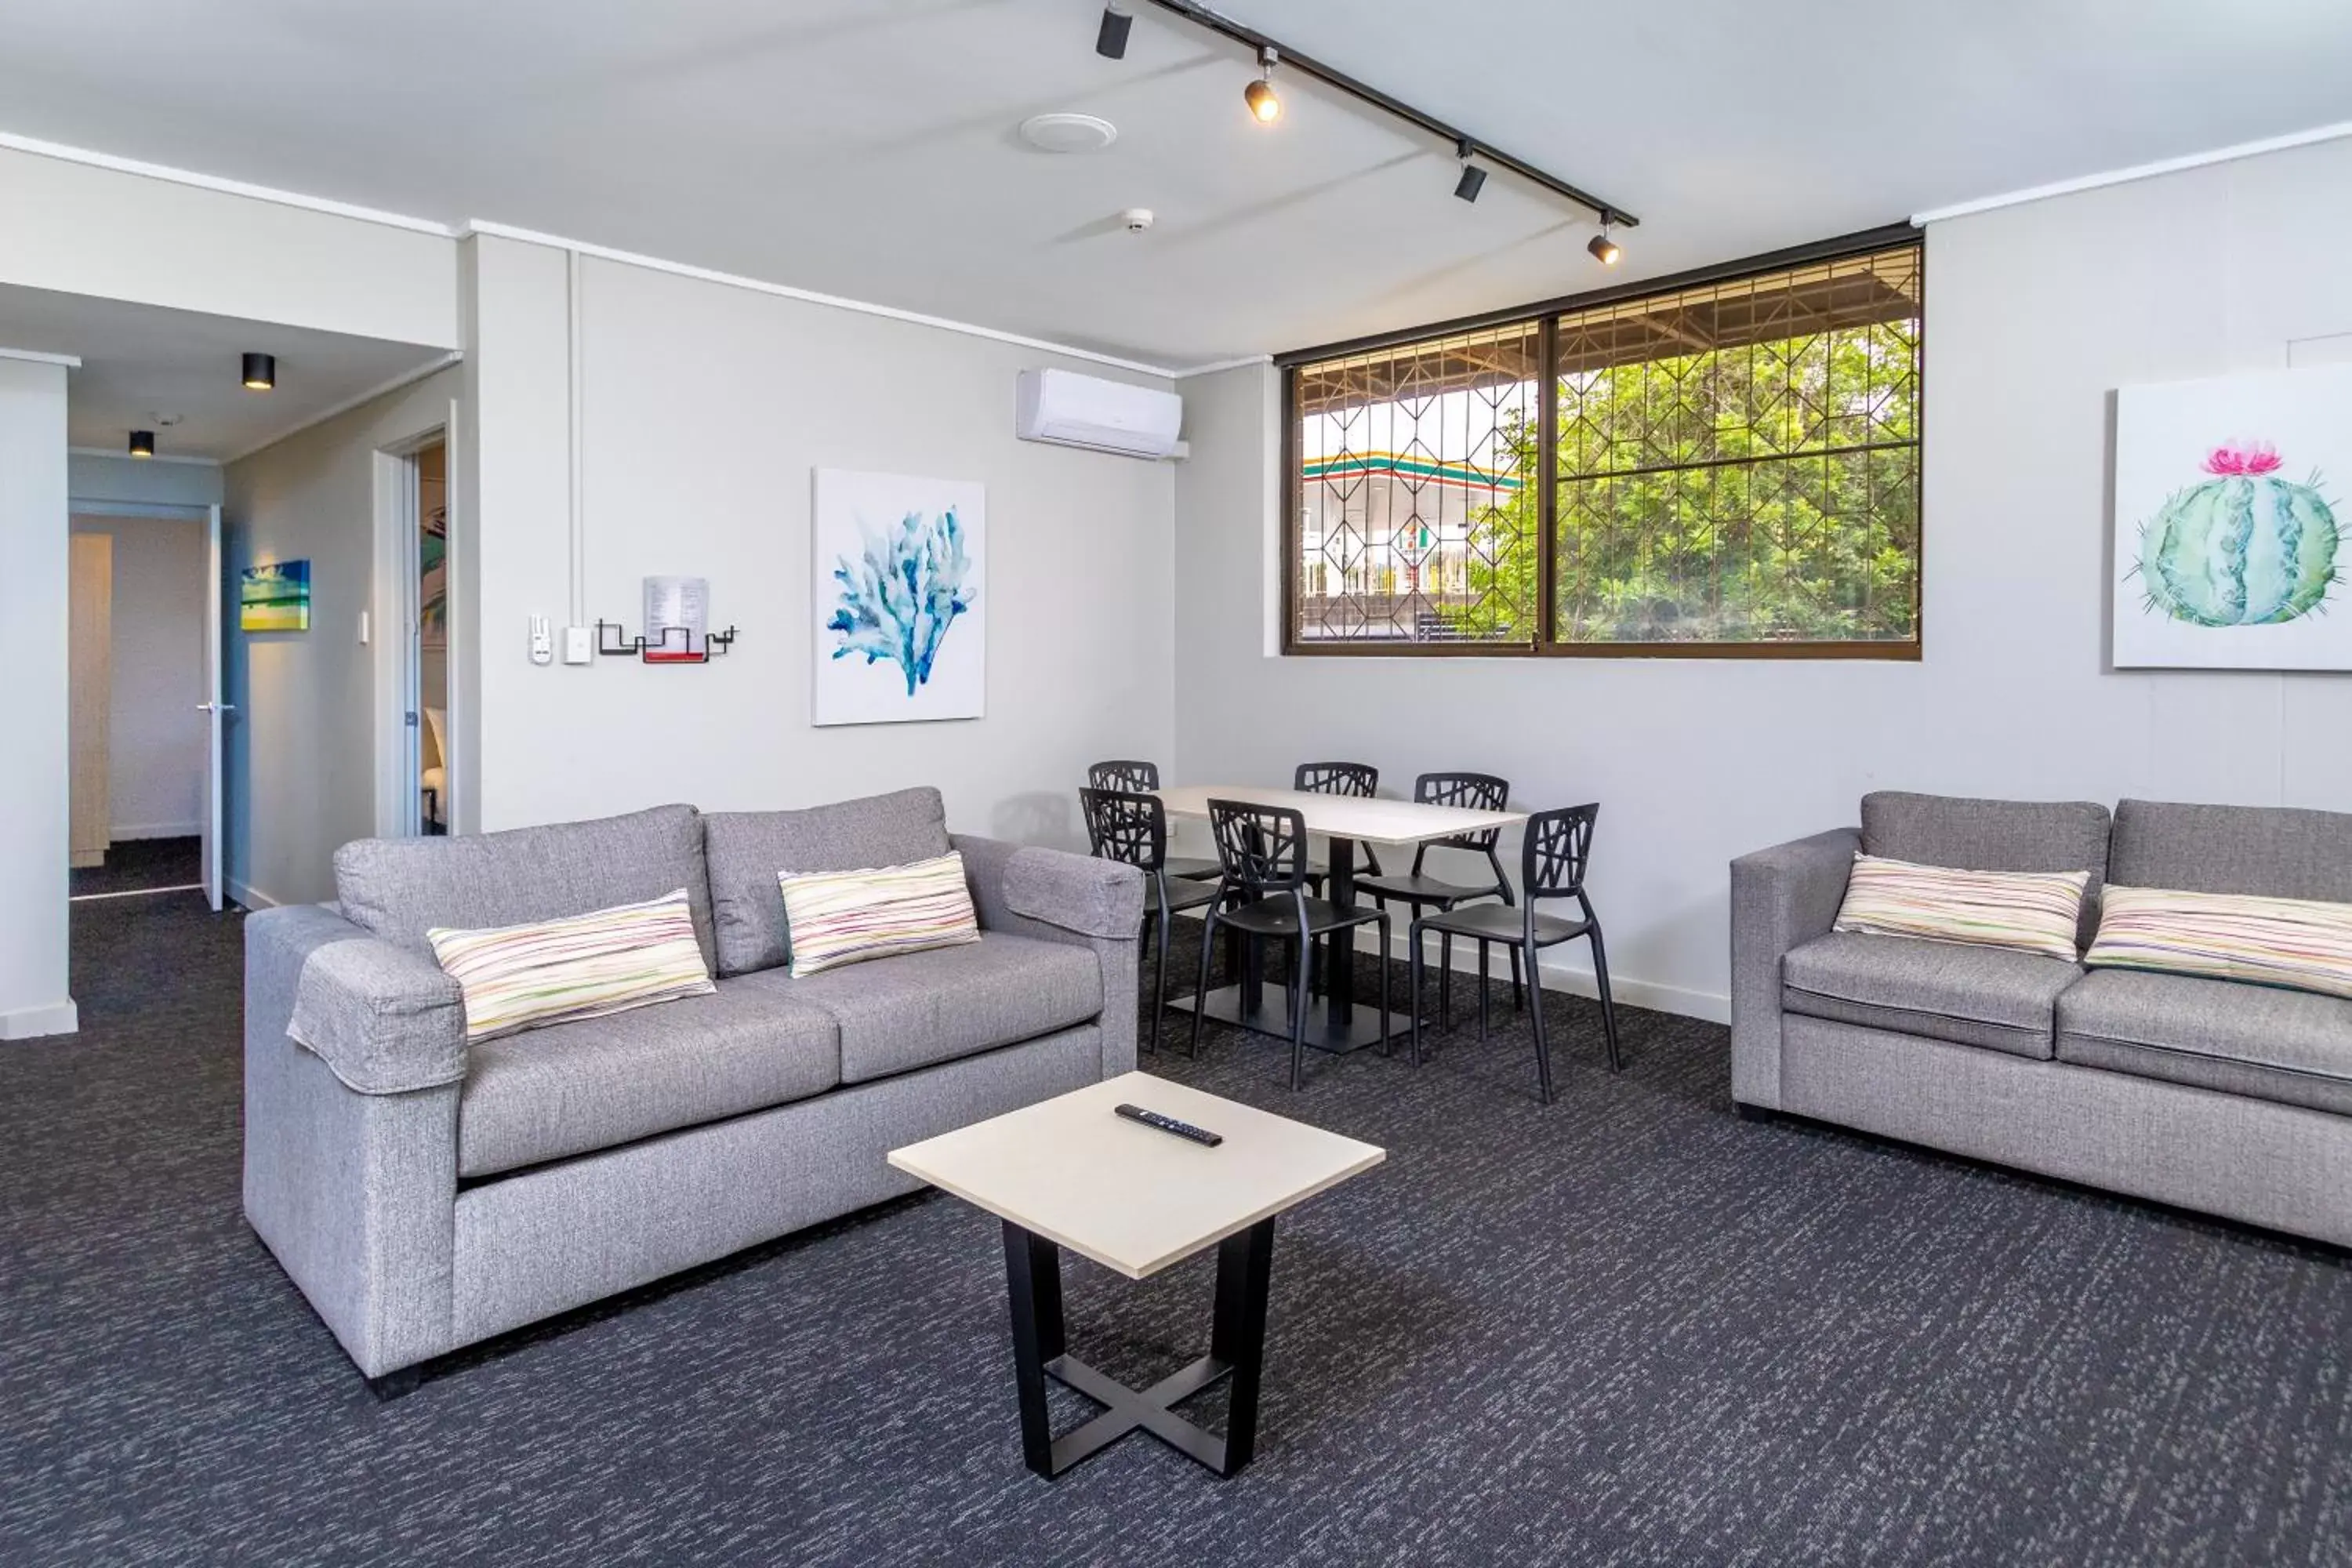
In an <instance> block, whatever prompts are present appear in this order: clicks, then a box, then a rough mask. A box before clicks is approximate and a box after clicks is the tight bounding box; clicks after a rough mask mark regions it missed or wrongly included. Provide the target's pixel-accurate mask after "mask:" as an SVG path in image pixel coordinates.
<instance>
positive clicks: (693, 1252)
mask: <svg viewBox="0 0 2352 1568" xmlns="http://www.w3.org/2000/svg"><path fill="white" fill-rule="evenodd" d="M950 847H954V848H956V849H958V850H960V851H961V852H962V855H963V859H964V866H965V869H966V872H967V874H968V877H969V879H970V882H971V892H972V897H973V900H974V903H975V906H976V908H977V910H978V912H979V916H980V923H981V929H982V935H981V940H980V941H979V942H976V943H971V944H968V945H964V946H958V947H948V948H940V949H937V950H934V951H930V952H915V953H907V954H902V955H899V956H897V957H892V958H886V959H877V960H874V961H871V962H868V963H857V964H852V965H849V966H847V967H845V968H841V969H835V970H829V971H826V972H824V973H819V974H815V975H812V976H809V977H807V978H805V979H797V980H796V979H794V978H793V977H792V976H791V975H790V974H789V973H786V971H785V969H784V967H783V965H784V963H785V960H786V957H787V953H788V945H787V939H788V933H787V931H786V928H785V921H784V910H783V899H782V891H781V889H779V887H778V885H777V880H776V877H777V873H778V871H779V870H783V869H790V870H795V871H819V870H848V869H855V868H861V867H867V866H882V865H892V864H900V863H904V862H907V861H911V860H918V859H921V858H927V857H929V856H933V855H939V854H943V853H945V852H946V851H947V850H948V849H949V848H950ZM335 881H336V889H337V893H338V901H337V903H336V904H335V905H333V906H311V907H301V908H289V909H279V910H264V911H262V912H259V913H257V914H255V915H254V916H252V917H251V918H250V919H249V920H248V921H247V922H246V1039H245V1052H246V1067H245V1212H246V1216H247V1219H248V1220H249V1221H250V1222H251V1223H252V1225H253V1227H254V1229H255V1230H256V1231H257V1232H258V1233H259V1235H260V1237H261V1238H262V1240H263V1241H265V1242H267V1243H268V1246H269V1248H270V1250H271V1251H272V1252H273V1253H275V1254H276V1255H277V1257H278V1261H279V1262H280V1263H281V1264H283V1265H284V1266H285V1268H286V1271H287V1273H288V1274H289V1275H290V1276H291V1277H292V1278H293V1279H294V1281H295V1283H296V1284H297V1285H299V1287H300V1288H301V1289H302V1292H303V1294H304V1295H305V1296H307V1297H309V1298H310V1303H311V1305H312V1306H313V1307H315V1308H316V1309H317V1310H318V1313H319V1315H320V1318H322V1319H324V1320H325V1321H326V1323H327V1325H328V1327H329V1328H331V1330H333V1331H334V1334H335V1337H336V1338H337V1339H338V1340H340V1341H341V1342H342V1345H343V1348H344V1349H345V1350H346V1351H348V1352H350V1354H351V1357H352V1360H353V1361H354V1362H356V1363H358V1365H359V1368H360V1370H361V1371H362V1373H366V1374H367V1375H368V1376H369V1377H370V1378H371V1379H373V1380H376V1383H377V1386H378V1388H379V1391H380V1392H387V1393H391V1392H398V1391H400V1390H401V1389H402V1388H404V1386H407V1385H408V1384H412V1383H413V1382H414V1380H415V1368H416V1367H417V1366H418V1363H423V1362H425V1361H426V1360H428V1359H430V1358H432V1357H435V1356H438V1355H441V1354H443V1353H445V1352H448V1351H452V1350H455V1349H457V1348H458V1347H459V1346H462V1345H467V1344H471V1343H473V1342H477V1341H480V1340H484V1339H488V1338H489V1337H491V1336H492V1335H495V1334H499V1333H502V1332H504V1331H508V1330H509V1329H514V1328H517V1327H520V1325H522V1324H525V1323H529V1322H532V1321H537V1320H539V1319H541V1318H545V1317H549V1316H551V1315H552V1314H555V1313H558V1312H562V1311H564V1310H568V1309H570V1308H573V1307H577V1306H580V1305H582V1304H583V1303H584V1302H588V1301H593V1300H597V1299H599V1298H601V1297H604V1296H609V1295H611V1294H613V1293H614V1292H615V1291H620V1290H625V1289H629V1288H631V1287H633V1286H635V1285H640V1284H644V1283H645V1282H646V1281H648V1280H652V1279H658V1278H660V1277H662V1276H664V1275H667V1274H670V1273H674V1272H676V1271H677V1270H678V1269H681V1268H690V1267H692V1266H693V1265H696V1264H698V1263H704V1262H708V1261H709V1260H711V1259H714V1258H723V1257H725V1256H726V1255H728V1254H730V1253H732V1252H735V1251H738V1250H740V1249H741V1248H743V1247H750V1246H752V1245H754V1244H756V1243H759V1242H762V1241H767V1240H770V1239H772V1238H774V1237H780V1236H782V1235H785V1234H787V1233H788V1232H791V1231H794V1230H797V1229H800V1228H802V1227H803V1226H809V1225H814V1224H815V1223H817V1222H819V1221H822V1220H825V1219H830V1218H833V1217H835V1216H836V1215H842V1214H845V1213H847V1212H849V1211H851V1210H853V1209H857V1208H861V1207H864V1206H866V1205H870V1204H874V1203H877V1202H880V1201H881V1200H883V1199H886V1198H889V1197H893V1196H896V1195H898V1194H902V1193H905V1192H908V1191H910V1190H912V1189H913V1188H914V1187H915V1186H917V1185H918V1184H917V1183H915V1182H914V1181H912V1180H911V1179H910V1178H908V1177H906V1176H904V1175H901V1174H900V1173H898V1172H896V1171H893V1170H891V1169H890V1168H889V1167H888V1166H887V1164H885V1163H884V1161H883V1156H884V1154H885V1153H886V1152H887V1151H889V1150H890V1149H893V1148H896V1147H898V1145H900V1144H903V1143H908V1142H915V1141H917V1140H919V1139H923V1138H928V1137H930V1136H932V1135H934V1134H936V1133H940V1132H944V1131H949V1130H950V1129H952V1128H955V1127H960V1126H962V1125H964V1124H966V1123H969V1122H971V1121H980V1120H982V1119H983V1118H985V1117H990V1116H994V1115H998V1114H1000V1113H1002V1112H1003V1111H1007V1110H1014V1109H1017V1108H1018V1107H1020V1106H1023V1105H1026V1104H1030V1103H1033V1102H1034V1101H1036V1100H1044V1099H1046V1098H1049V1097H1051V1096H1053V1095H1056V1094H1060V1093H1064V1092H1066V1091H1067V1090H1069V1089H1077V1088H1079V1087H1081V1086H1083V1085H1085V1084H1088V1083H1092V1082H1096V1081H1098V1080H1099V1079H1104V1078H1108V1077H1110V1076H1112V1075H1114V1074H1117V1073H1121V1072H1125V1071H1128V1070H1129V1069H1131V1068H1133V1067H1134V1065H1135V1027H1136V985H1135V979H1136V937H1137V932H1138V930H1139V925H1140V922H1141V919H1142V911H1143V893H1142V879H1141V878H1140V877H1139V875H1138V874H1137V873H1136V872H1135V871H1133V870H1132V869H1130V868H1127V867H1124V866H1118V865H1115V864H1112V863H1110V862H1108V861H1103V860H1096V859H1090V858H1086V857H1084V856H1077V855H1069V854H1065V853H1062V852H1060V851H1056V850H1051V849H1043V848H1036V847H1015V846H1013V845H1011V844H1005V843H1001V842H998V841H995V840H992V839H987V838H973V837H962V836H954V837H950V835H949V833H948V831H947V827H946V823H945V816H944V813H943V811H942V809H941V805H940V796H939V794H938V792H937V791H935V790H929V789H919V790H908V791H904V792H901V793H899V794H897V795H879V796H876V797H873V798H871V799H867V800H860V801H852V802H847V803H845V804H843V805H830V806H821V807H817V808H814V809H813V810H807V811H785V812H754V813H715V814H711V815H709V816H705V815H703V814H701V813H699V812H697V811H696V810H695V809H694V808H693V807H691V806H685V805H672V806H662V807H658V808H656V809H655V810H651V811H645V812H639V813H636V814H635V815H633V816H617V817H612V818H608V819H605V820H603V821H597V822H581V823H570V824H563V825H560V826H548V827H532V828H525V829H520V830H518V831H514V832H509V833H495V834H488V835H484V836H481V837H466V838H417V839H398V840H391V839H371V840H364V841H362V842H360V843H357V844H352V845H347V846H345V847H343V848H342V849H341V851H340V852H339V853H338V854H337V855H336V857H335ZM679 888H684V889H687V892H688V898H689V900H690V901H691V903H692V906H693V911H694V924H695V934H696V937H697V939H698V941H699V942H700V943H701V946H702V949H703V953H704V957H705V958H706V960H707V961H708V962H709V964H710V967H711V972H712V973H713V974H714V975H715V976H716V977H717V991H716V994H712V995H708V996H694V997H688V998H686V999H684V1000H681V1001H676V1002H668V1003H663V1004H660V1005H655V1006H650V1007H642V1008H638V1009H636V1010H635V1011H633V1012H626V1013H620V1014H615V1015H614V1016H609V1017H604V1018H593V1019H587V1020H584V1021H581V1022H576V1023H570V1024H560V1025H555V1026H549V1027H545V1028H539V1029H532V1030H530V1031H527V1032H525V1033H522V1034H519V1035H513V1036H509V1037H504V1038H499V1039H493V1040H488V1041H485V1042H483V1043H481V1044H478V1045H475V1046H473V1047H470V1048H469V1047H468V1046H467V1041H466V1034H465V1006H464V1002H463V998H462V996H461V995H460V994H459V992H458V989H457V984H456V982H454V981H452V980H451V979H449V978H448V976H446V974H444V973H442V972H441V970H440V969H439V967H438V966H437V965H436V963H435V962H434V959H433V956H432V952H431V949H430V947H429V946H428V945H427V943H426V942H425V931H427V930H428V929H430V928H432V927H436V926H449V927H463V928H483V927H491V926H502V925H511V924H518V923H521V922H524V921H536V920H545V919H552V918H558V917H562V916H566V915H575V914H583V913H586V912H588V911H590V910H598V909H604V908H610V907H612V906H614V905H616V904H622V903H627V902H631V901H635V900H644V899H651V898H658V897H660V896H662V895H664V894H666V893H669V892H671V891H674V890H675V889H679Z"/></svg>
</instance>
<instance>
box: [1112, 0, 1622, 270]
mask: <svg viewBox="0 0 2352 1568" xmlns="http://www.w3.org/2000/svg"><path fill="white" fill-rule="evenodd" d="M1117 3H1119V4H1123V3H1130V0H1117ZM1151 4H1153V5H1157V6H1159V7H1160V9H1161V10H1163V11H1172V12H1174V13H1175V14H1176V15H1177V16H1181V17H1183V18H1184V20H1186V21H1188V22H1190V23H1192V25H1193V26H1197V27H1201V28H1204V29H1206V30H1207V31H1209V32H1212V33H1214V34H1216V35H1217V36H1218V37H1221V38H1229V39H1231V40H1233V41H1234V43H1237V44H1241V45H1243V46H1244V47H1247V48H1249V49H1250V50H1252V51H1253V52H1255V54H1256V56H1257V58H1258V66H1259V73H1258V77H1257V79H1256V80H1255V81H1253V82H1251V83H1250V85H1249V86H1248V87H1247V88H1245V89H1243V98H1244V100H1245V101H1247V103H1248V104H1249V108H1250V115H1251V117H1252V118H1253V119H1255V120H1256V121H1258V122H1259V123H1260V124H1270V123H1272V122H1273V121H1276V120H1277V119H1279V118H1280V117H1281V114H1282V100H1280V99H1279V98H1277V97H1276V95H1275V90H1274V84H1273V83H1272V82H1270V81H1269V80H1267V77H1268V76H1269V75H1271V74H1272V72H1273V69H1274V68H1275V66H1276V64H1280V65H1283V66H1286V67H1287V68H1290V69H1291V70H1294V71H1297V72H1300V73H1302V74H1304V75H1307V76H1310V77H1313V78H1314V79H1316V80H1317V81H1319V82H1321V83H1322V84H1323V85H1324V86H1326V87H1328V88H1332V89H1336V90H1338V91H1340V92H1344V93H1346V94H1347V95H1348V96H1349V97H1350V98H1352V99H1354V100H1356V101H1357V102H1359V103H1361V104H1364V105H1366V106H1367V107H1369V108H1372V109H1377V110H1380V111H1381V113H1383V114H1386V115H1390V116H1391V117H1392V118H1395V119H1398V120H1402V121H1405V122H1406V123H1407V124H1410V125H1413V126H1417V127H1419V128H1420V129H1421V130H1422V131H1423V132H1427V133H1428V134H1429V135H1431V136H1434V137H1436V138H1438V139H1439V140H1441V141H1443V142H1447V143H1449V144H1451V145H1453V146H1454V147H1455V148H1456V149H1457V150H1458V149H1460V148H1464V147H1468V146H1470V145H1471V140H1470V136H1469V133H1468V132H1465V131H1463V130H1461V129H1460V128H1459V127H1457V126H1453V125H1449V124H1447V123H1446V122H1445V121H1443V120H1440V119H1438V118H1437V116H1435V115H1433V114H1431V113H1428V112H1427V111H1425V110H1420V109H1416V108H1414V107H1413V106H1412V104H1410V103H1407V102H1405V101H1404V100H1402V99H1398V98H1391V97H1390V96H1389V95H1388V94H1387V93H1385V92H1382V91H1381V89H1378V88H1376V87H1372V86H1370V85H1369V84H1368V83H1365V82H1361V81H1359V80H1357V79H1355V78H1354V77H1351V76H1349V75H1348V74H1347V73H1346V72H1345V71H1341V70H1336V69H1334V68H1331V67H1330V66H1327V65H1325V64H1323V63H1322V62H1321V61H1320V60H1317V59H1312V58H1308V57H1307V56H1305V55H1302V54H1300V53H1299V52H1298V51H1297V50H1296V49H1293V48H1291V47H1289V46H1288V45H1286V44H1283V43H1280V42H1278V41H1276V39H1274V38H1270V37H1266V35H1265V34H1264V33H1261V32H1258V31H1257V30H1256V29H1255V28H1252V27H1245V26H1242V25H1241V24H1240V23H1239V22H1236V21H1234V19H1233V18H1232V17H1230V16H1222V15H1220V14H1219V13H1217V12H1215V11H1213V10H1211V9H1210V8H1209V7H1208V6H1206V5H1200V4H1198V0H1151ZM1114 8H1116V5H1114ZM1103 26H1104V32H1103V33H1102V34H1101V35H1099V36H1098V37H1097V40H1096V48H1097V50H1098V51H1099V52H1101V53H1104V54H1108V53H1109V52H1110V51H1109V50H1108V49H1104V48H1103V47H1102V46H1103V44H1104V43H1105V42H1106V41H1108V29H1109V26H1110V22H1109V16H1108V13H1106V15H1105V17H1104V24H1103ZM1113 58H1117V57H1116V56H1114V57H1113ZM1475 151H1476V153H1477V154H1478V157H1479V159H1480V160H1481V161H1482V162H1483V163H1486V164H1487V165H1489V166H1490V167H1491V168H1495V169H1507V170H1508V171H1509V172H1510V173H1512V174H1517V176H1518V177H1519V178H1521V179H1523V180H1525V181H1527V182H1528V184H1534V185H1540V186H1542V187H1543V188H1544V189H1545V190H1547V191H1549V192H1550V193H1551V194H1552V195H1556V196H1559V198H1561V199H1562V200H1563V201H1567V202H1571V203H1573V204H1574V205H1577V206H1580V207H1582V208H1584V209H1585V210H1586V211H1587V212H1590V213H1591V214H1592V215H1593V216H1595V217H1598V218H1599V219H1601V223H1602V224H1603V225H1604V226H1606V225H1611V224H1614V225H1616V226H1620V227H1622V228H1633V227H1636V226H1639V224H1640V223H1641V221H1642V220H1641V219H1639V218H1637V217H1635V216H1633V214H1632V213H1629V212H1627V211H1626V210H1625V209H1624V208H1623V207H1621V206H1619V205H1617V204H1616V203H1614V202H1607V201H1603V200H1601V198H1600V197H1599V196H1596V195H1593V194H1592V193H1591V192H1590V191H1586V190H1582V189H1580V188H1579V187H1577V186H1575V185H1572V184H1569V183H1568V182H1567V181H1566V180H1563V179H1561V178H1560V177H1559V175H1557V174H1551V173H1549V172H1548V171H1546V170H1543V169H1539V168H1538V167H1536V165H1534V164H1533V163H1528V162H1527V160H1525V159H1523V158H1514V157H1512V156H1511V155H1510V154H1509V153H1504V152H1499V151H1497V150H1496V149H1495V148H1493V147H1491V146H1488V145H1486V143H1484V142H1480V143H1477V144H1476V147H1475ZM1487 172H1488V170H1487V169H1485V168H1480V169H1471V168H1469V167H1468V166H1467V164H1466V162H1465V168H1464V172H1463V173H1462V174H1461V175H1460V176H1459V177H1457V179H1456V180H1455V182H1454V195H1457V196H1460V197H1461V198H1462V199H1463V200H1464V201H1465V202H1466V201H1475V200H1476V199H1477V196H1476V193H1477V191H1478V189H1479V187H1481V186H1483V185H1484V184H1486V174H1487ZM1472 174H1476V175H1477V176H1478V177H1477V178H1476V179H1475V180H1473V179H1472V178H1471V175H1472ZM1613 248H1614V242H1613V241H1612V249H1613ZM1594 254H1596V255H1598V254H1599V253H1598V252H1597V251H1596V252H1595V253H1594Z"/></svg>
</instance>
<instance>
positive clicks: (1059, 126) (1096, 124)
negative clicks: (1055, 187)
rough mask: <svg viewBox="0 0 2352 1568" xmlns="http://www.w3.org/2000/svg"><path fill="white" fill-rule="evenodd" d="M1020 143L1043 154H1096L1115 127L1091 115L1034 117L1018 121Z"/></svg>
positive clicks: (1115, 135)
mask: <svg viewBox="0 0 2352 1568" xmlns="http://www.w3.org/2000/svg"><path fill="white" fill-rule="evenodd" d="M1021 140H1023V141H1024V142H1028V143H1029V145H1031V146H1032V147H1034V148H1036V149H1037V150H1038V151H1040V152H1043V153H1099V152H1101V151H1102V150H1103V149H1104V148H1106V147H1108V146H1109V145H1110V144H1111V143H1112V142H1116V141H1118V126H1116V125H1113V124H1112V123H1111V122H1110V121H1108V120H1103V119H1099V118H1097V116H1095V115H1091V114H1035V115H1032V116H1030V117H1029V118H1028V119H1026V120H1024V121H1022V122H1021Z"/></svg>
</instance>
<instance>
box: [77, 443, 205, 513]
mask: <svg viewBox="0 0 2352 1568" xmlns="http://www.w3.org/2000/svg"><path fill="white" fill-rule="evenodd" d="M67 472H68V484H69V485H70V487H71V489H72V491H73V499H74V504H75V506H77V507H79V506H81V505H83V504H84V503H86V502H89V501H104V502H107V503H108V504H109V505H110V507H117V508H119V507H139V506H155V507H191V506H214V505H217V504H218V503H219V501H220V499H221V471H220V465H219V464H218V463H194V462H177V461H167V460H165V459H164V458H128V457H116V456H113V455H111V454H108V455H106V456H100V455H99V454H97V453H94V452H74V453H71V454H70V455H69V456H68V459H67Z"/></svg>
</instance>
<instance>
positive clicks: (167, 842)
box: [71, 838, 205, 899]
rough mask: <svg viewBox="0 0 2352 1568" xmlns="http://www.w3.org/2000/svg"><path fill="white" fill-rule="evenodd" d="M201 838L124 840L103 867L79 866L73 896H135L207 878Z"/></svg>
mask: <svg viewBox="0 0 2352 1568" xmlns="http://www.w3.org/2000/svg"><path fill="white" fill-rule="evenodd" d="M204 874H205V872H204V841H203V840H202V839H199V838H124V839H119V840H117V841H116V842H115V844H114V846H113V847H111V848H110V849H108V850H107V852H106V863H105V864H104V865H102V866H77V867H75V868H73V871H72V873H71V876H72V882H73V896H74V897H75V898H77V899H80V898H87V897H89V895H91V894H93V893H136V892H143V891H146V890H147V889H153V888H184V887H186V886H187V885H188V884H189V883H191V882H194V881H196V880H198V879H201V878H202V877H203V876H204Z"/></svg>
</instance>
